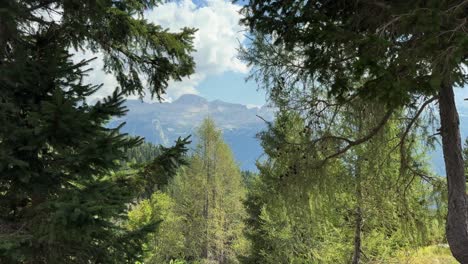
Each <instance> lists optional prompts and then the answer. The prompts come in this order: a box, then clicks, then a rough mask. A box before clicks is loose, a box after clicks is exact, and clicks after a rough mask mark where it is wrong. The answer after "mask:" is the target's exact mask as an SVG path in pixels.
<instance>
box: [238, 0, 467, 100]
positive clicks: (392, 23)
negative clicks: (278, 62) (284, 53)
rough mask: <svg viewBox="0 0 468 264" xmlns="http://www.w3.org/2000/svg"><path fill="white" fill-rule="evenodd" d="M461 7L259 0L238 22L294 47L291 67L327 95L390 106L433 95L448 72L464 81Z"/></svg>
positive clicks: (457, 3) (455, 79)
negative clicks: (295, 66) (295, 64)
mask: <svg viewBox="0 0 468 264" xmlns="http://www.w3.org/2000/svg"><path fill="white" fill-rule="evenodd" d="M466 8H467V5H466V2H464V1H463V0H457V1H448V0H442V1H396V2H395V1H358V0H351V1H349V0H337V1H321V0H316V1H287V2H285V1H276V0H269V1H262V0H259V1H250V2H249V4H248V5H247V6H246V7H245V8H244V14H245V15H246V18H245V19H244V23H246V24H247V25H248V26H250V28H251V29H252V30H253V31H254V32H255V33H256V34H259V41H271V42H272V43H274V45H276V46H279V47H284V48H285V49H286V50H289V51H292V50H298V49H299V50H300V57H299V58H298V62H299V64H300V69H298V70H300V71H302V72H304V73H307V74H308V75H309V76H310V78H312V79H313V80H315V81H318V82H319V83H321V84H322V85H323V86H324V87H326V89H327V92H328V94H329V95H330V96H333V97H335V98H338V99H340V100H341V101H346V100H348V99H349V98H351V97H353V96H355V95H359V96H361V97H363V98H368V99H373V100H375V99H377V100H379V101H381V102H384V103H385V104H387V105H389V106H392V107H393V106H401V105H405V104H408V103H411V102H413V100H414V96H421V95H425V96H433V95H435V94H437V92H438V90H439V87H440V84H441V82H442V80H443V79H444V78H447V77H448V76H450V80H451V82H453V83H457V84H459V85H463V84H464V83H466V75H465V76H464V75H463V71H462V68H461V63H463V62H464V63H466V62H467V59H468V57H467V56H466V47H467V45H468V36H467V34H466V32H464V30H463V28H464V27H465V26H464V24H463V21H464V19H465V18H466V12H467V9H466ZM270 55H271V56H277V54H270ZM259 60H260V58H259ZM465 74H466V73H465ZM363 76H365V77H366V78H367V80H366V81H365V82H363V83H362V85H359V86H356V85H355V84H356V82H361V81H362V78H363Z"/></svg>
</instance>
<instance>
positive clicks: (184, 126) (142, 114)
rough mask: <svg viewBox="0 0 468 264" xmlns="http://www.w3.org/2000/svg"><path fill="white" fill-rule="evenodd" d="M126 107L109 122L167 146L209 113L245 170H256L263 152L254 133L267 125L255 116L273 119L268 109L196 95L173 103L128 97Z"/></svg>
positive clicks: (189, 132)
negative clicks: (150, 101)
mask: <svg viewBox="0 0 468 264" xmlns="http://www.w3.org/2000/svg"><path fill="white" fill-rule="evenodd" d="M126 106H127V107H128V109H129V112H128V114H127V115H126V116H124V117H123V118H120V119H115V120H112V121H111V123H110V125H111V126H115V125H117V124H119V123H121V122H123V121H124V122H126V125H125V126H124V127H123V129H122V131H123V132H126V133H129V134H131V135H137V136H141V137H144V138H145V139H146V140H147V141H149V142H152V143H155V144H162V145H166V146H168V145H171V144H172V143H173V142H174V140H176V139H177V138H178V137H179V136H180V137H185V136H187V135H190V134H192V135H193V134H194V132H195V131H196V128H197V127H198V126H199V125H200V124H201V122H202V120H203V119H204V118H205V117H207V116H210V117H211V118H213V119H214V121H215V122H216V124H217V126H218V127H219V128H221V129H222V131H223V136H224V139H225V140H226V142H227V143H228V144H229V145H230V147H231V148H232V150H233V152H234V155H235V157H236V160H237V161H238V162H239V163H240V165H241V168H242V169H248V170H255V161H256V159H257V158H258V157H259V156H260V155H261V154H262V153H263V151H262V148H261V146H260V142H259V141H258V140H257V139H256V138H255V135H256V134H257V133H258V132H260V131H261V130H263V129H264V128H266V124H265V122H264V121H263V120H261V119H260V118H259V117H257V115H258V116H261V117H263V118H265V119H266V120H273V115H274V113H273V111H272V110H271V109H270V108H266V107H262V108H247V107H246V106H245V105H241V104H232V103H226V102H222V101H219V100H216V101H211V102H210V101H207V100H206V99H205V98H203V97H200V96H197V95H183V96H181V97H180V98H179V99H178V100H176V101H174V102H172V103H142V102H140V101H138V100H128V101H127V102H126Z"/></svg>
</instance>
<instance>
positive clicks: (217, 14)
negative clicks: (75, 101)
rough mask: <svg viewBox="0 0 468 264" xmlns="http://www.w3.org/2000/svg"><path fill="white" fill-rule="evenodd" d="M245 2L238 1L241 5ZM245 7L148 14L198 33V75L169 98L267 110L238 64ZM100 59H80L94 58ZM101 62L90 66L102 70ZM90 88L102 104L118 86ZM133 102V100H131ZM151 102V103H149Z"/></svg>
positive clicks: (180, 4)
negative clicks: (193, 96)
mask: <svg viewBox="0 0 468 264" xmlns="http://www.w3.org/2000/svg"><path fill="white" fill-rule="evenodd" d="M243 2H245V1H239V2H238V3H240V4H242V3H243ZM240 9H241V5H239V4H233V3H232V2H231V1H225V0H178V1H170V2H167V3H165V4H163V5H160V6H158V7H157V8H155V9H153V10H151V11H148V12H146V13H145V17H146V18H147V19H148V20H150V21H151V22H154V23H156V24H160V25H162V26H163V27H166V28H168V29H169V30H171V31H174V32H177V31H178V30H180V29H181V28H183V27H186V26H189V27H195V28H197V29H198V31H197V32H196V33H195V40H194V46H195V49H196V51H195V52H194V53H193V54H192V55H193V57H194V59H195V62H196V64H197V66H196V69H195V73H194V74H193V75H192V76H190V77H189V78H184V79H183V81H182V82H170V83H169V88H168V90H167V95H166V96H165V98H166V99H167V101H173V100H176V99H177V98H178V97H179V96H180V95H182V94H187V93H191V94H198V95H201V96H203V97H205V98H207V99H208V100H222V101H225V102H232V103H241V104H245V105H257V106H260V105H263V104H265V92H264V91H262V90H259V89H257V84H256V83H255V82H254V81H253V80H251V81H248V82H246V77H247V76H248V73H249V68H248V67H247V65H246V64H245V63H244V62H242V61H240V60H239V59H238V58H237V55H238V52H237V50H238V48H239V45H240V44H239V43H244V41H245V35H246V33H247V30H246V28H244V27H243V26H242V25H240V24H239V20H240V19H241V18H242V17H241V15H240V13H239V10H240ZM94 56H97V57H98V58H99V57H100V56H101V54H91V53H86V52H85V53H83V54H78V55H77V57H78V59H83V58H90V57H94ZM102 65H103V63H102V60H100V59H98V60H96V61H94V62H93V63H92V64H91V65H90V66H91V67H92V68H94V69H101V68H102ZM89 79H90V82H91V83H103V84H104V86H103V88H102V89H101V90H99V91H98V93H97V94H96V95H95V98H96V99H97V98H102V97H103V96H106V95H108V94H110V93H112V91H113V90H114V89H115V87H116V86H117V82H116V80H115V78H114V77H113V76H111V75H108V74H105V73H104V72H103V71H101V70H95V71H93V72H92V73H90V76H89ZM456 94H457V104H458V105H459V107H462V106H463V107H465V108H466V109H468V101H463V98H467V97H468V89H466V88H465V89H456ZM130 99H133V98H130ZM145 101H150V98H145Z"/></svg>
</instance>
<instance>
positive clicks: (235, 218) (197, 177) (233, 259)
mask: <svg viewBox="0 0 468 264" xmlns="http://www.w3.org/2000/svg"><path fill="white" fill-rule="evenodd" d="M197 137H198V140H197V142H198V144H197V146H196V148H195V151H194V154H193V156H192V158H191V159H190V161H189V165H188V166H187V167H186V168H185V169H183V170H182V171H181V172H180V174H179V175H177V176H176V177H175V178H174V181H173V184H172V186H171V187H170V188H169V190H170V191H169V192H170V193H171V196H172V197H173V199H174V201H175V204H176V212H177V213H178V215H180V216H182V217H184V219H185V221H186V224H185V228H184V231H183V233H184V236H185V238H186V239H185V240H186V248H187V254H186V256H187V257H189V258H190V256H191V259H192V260H193V259H204V260H206V261H209V262H210V261H211V262H215V263H222V264H223V263H237V255H238V254H241V253H242V252H243V250H244V249H245V247H246V244H245V240H244V239H243V235H242V230H243V223H244V222H243V219H244V217H245V210H244V207H243V203H242V200H243V198H244V196H245V187H244V185H243V180H242V176H241V172H240V169H239V166H238V164H236V162H235V160H234V156H233V154H232V152H231V150H230V149H229V146H228V145H227V144H226V143H225V142H224V141H223V138H222V134H221V132H220V130H219V129H217V128H216V126H215V123H214V121H213V120H212V119H209V118H207V119H205V121H204V122H203V123H202V125H201V126H200V128H199V130H198V133H197Z"/></svg>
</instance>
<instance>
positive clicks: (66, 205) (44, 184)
mask: <svg viewBox="0 0 468 264" xmlns="http://www.w3.org/2000/svg"><path fill="white" fill-rule="evenodd" d="M157 2H158V1H136V0H129V1H118V2H116V1H110V0H95V1H81V0H80V1H78V0H72V1H69V0H66V1H65V0H63V1H59V0H57V1H49V0H48V1H34V0H33V1H13V0H6V1H1V3H0V121H1V123H2V126H0V262H2V263H128V262H133V261H135V260H137V259H139V257H140V256H141V244H142V239H143V238H144V236H143V235H144V234H145V233H146V232H147V231H148V230H149V229H153V228H154V224H149V225H147V226H145V227H143V228H142V229H141V230H134V231H131V232H130V231H128V230H126V229H125V228H123V226H122V224H121V223H122V221H124V220H125V219H126V213H125V212H126V211H127V209H128V206H127V204H128V203H129V202H131V201H132V200H133V199H134V198H135V197H136V196H137V195H139V193H138V192H139V191H138V188H135V186H136V185H137V184H140V181H139V180H137V179H135V177H134V176H132V175H131V174H126V173H117V174H113V175H112V171H115V170H117V169H118V166H119V163H118V162H117V161H118V160H121V159H123V158H125V155H126V151H127V150H128V149H130V148H132V147H134V146H136V145H138V144H139V143H141V139H139V138H130V137H128V136H126V135H124V134H120V133H119V128H120V127H117V128H106V127H105V123H106V122H107V121H108V120H110V119H111V118H112V117H116V116H122V115H124V114H125V112H126V109H125V108H124V106H123V104H122V103H123V101H124V99H123V96H124V95H126V94H140V95H143V86H142V82H141V81H140V76H144V77H146V78H147V79H148V80H149V85H150V87H149V88H150V89H149V91H150V92H151V94H152V95H155V96H157V97H159V96H160V95H161V94H162V93H164V90H165V88H166V86H167V81H168V80H169V79H180V78H181V77H182V76H186V75H188V74H190V73H192V72H193V66H194V63H193V60H192V58H191V57H190V55H189V52H190V51H191V50H192V44H191V41H192V33H193V32H194V30H192V29H184V30H183V31H182V32H180V33H170V32H168V31H166V30H164V29H162V28H161V27H159V26H157V25H153V24H151V23H149V22H147V21H146V20H144V19H142V18H141V15H142V13H143V11H144V10H145V9H147V8H151V7H153V6H154V5H155V4H156V3H157ZM73 48H74V49H85V48H87V49H91V50H93V51H96V52H98V51H99V52H102V53H103V54H104V57H105V68H106V70H107V71H108V72H109V73H112V74H114V75H115V76H116V77H117V80H118V82H119V85H120V87H119V88H118V89H116V90H115V92H114V93H113V94H112V95H111V96H109V97H107V98H106V99H104V100H101V101H99V102H97V103H96V104H94V105H91V104H88V103H87V101H86V98H87V97H88V96H90V95H92V94H93V93H94V92H96V91H97V90H98V89H99V88H100V85H99V84H86V83H84V82H83V77H84V75H85V74H86V71H87V69H86V65H87V63H88V62H87V61H82V62H79V63H74V62H73V61H72V60H71V55H72V53H71V49H73ZM181 144H184V142H180V143H178V145H177V146H176V147H175V148H174V149H163V152H164V151H165V152H170V155H166V156H167V157H169V158H166V157H165V158H163V159H162V160H160V162H168V161H172V159H174V157H176V156H177V155H179V154H181V153H182V152H184V151H185V149H184V147H182V146H181ZM168 159H169V160H168ZM156 162H159V161H156ZM160 166H162V167H164V168H172V166H173V163H170V164H160ZM106 175H107V176H106Z"/></svg>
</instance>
